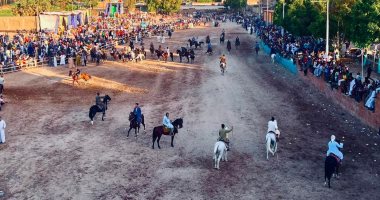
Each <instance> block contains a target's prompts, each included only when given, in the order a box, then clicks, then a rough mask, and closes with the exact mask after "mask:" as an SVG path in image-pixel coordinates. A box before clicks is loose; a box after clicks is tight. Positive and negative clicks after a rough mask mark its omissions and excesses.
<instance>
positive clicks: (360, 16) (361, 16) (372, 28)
mask: <svg viewBox="0 0 380 200" xmlns="http://www.w3.org/2000/svg"><path fill="white" fill-rule="evenodd" d="M379 19H380V0H357V1H356V3H355V4H354V5H353V7H352V9H351V12H350V13H349V14H348V16H347V18H346V20H345V21H346V22H345V25H346V26H347V28H346V29H345V30H346V36H347V38H348V39H349V40H350V41H352V42H353V43H354V44H355V45H356V46H358V47H360V48H364V47H368V46H369V45H370V44H372V43H378V42H380V21H379Z"/></svg>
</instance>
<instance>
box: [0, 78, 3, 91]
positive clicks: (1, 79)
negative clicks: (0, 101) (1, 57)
mask: <svg viewBox="0 0 380 200" xmlns="http://www.w3.org/2000/svg"><path fill="white" fill-rule="evenodd" d="M3 91H4V77H3V75H0V94H3Z"/></svg>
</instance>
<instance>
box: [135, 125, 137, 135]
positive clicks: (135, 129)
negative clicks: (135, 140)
mask: <svg viewBox="0 0 380 200" xmlns="http://www.w3.org/2000/svg"><path fill="white" fill-rule="evenodd" d="M135 137H137V127H136V128H135Z"/></svg>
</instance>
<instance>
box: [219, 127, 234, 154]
mask: <svg viewBox="0 0 380 200" xmlns="http://www.w3.org/2000/svg"><path fill="white" fill-rule="evenodd" d="M221 127H222V128H221V129H220V130H219V138H218V141H222V142H224V143H225V144H226V146H227V151H229V150H230V148H229V146H230V145H229V144H230V140H229V139H228V137H227V133H229V132H231V131H232V130H233V129H234V127H233V126H232V127H231V129H228V128H226V125H224V124H222V125H221Z"/></svg>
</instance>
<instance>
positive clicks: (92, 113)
mask: <svg viewBox="0 0 380 200" xmlns="http://www.w3.org/2000/svg"><path fill="white" fill-rule="evenodd" d="M109 101H111V97H110V96H108V95H106V96H104V98H103V108H101V109H100V108H99V106H98V105H93V106H91V108H90V112H89V113H88V116H89V117H90V120H91V124H92V125H93V124H94V117H95V115H96V113H98V112H102V113H103V115H102V121H104V116H105V115H106V110H107V109H108V102H109Z"/></svg>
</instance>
